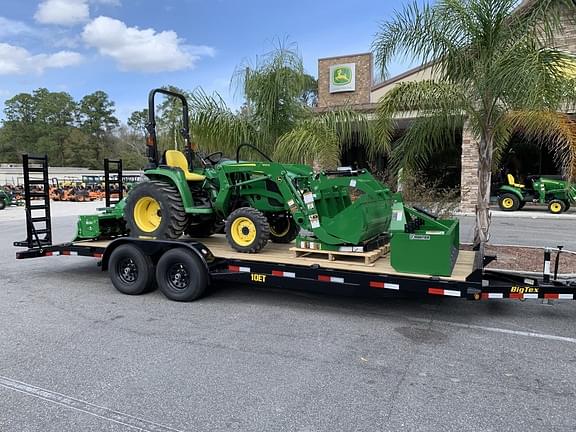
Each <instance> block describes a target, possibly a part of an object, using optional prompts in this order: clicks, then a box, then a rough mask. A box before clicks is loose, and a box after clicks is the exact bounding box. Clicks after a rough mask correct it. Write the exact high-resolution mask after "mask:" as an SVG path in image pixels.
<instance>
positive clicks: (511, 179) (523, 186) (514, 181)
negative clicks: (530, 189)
mask: <svg viewBox="0 0 576 432" xmlns="http://www.w3.org/2000/svg"><path fill="white" fill-rule="evenodd" d="M507 178H508V184H509V185H510V186H514V187H517V188H525V187H526V186H525V185H523V184H520V183H516V180H515V179H514V176H513V175H512V174H508V175H507Z"/></svg>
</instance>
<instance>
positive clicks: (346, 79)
mask: <svg viewBox="0 0 576 432" xmlns="http://www.w3.org/2000/svg"><path fill="white" fill-rule="evenodd" d="M351 81H352V68H350V66H340V67H337V68H336V69H334V73H333V75H332V82H333V83H334V84H335V85H346V84H350V82H351Z"/></svg>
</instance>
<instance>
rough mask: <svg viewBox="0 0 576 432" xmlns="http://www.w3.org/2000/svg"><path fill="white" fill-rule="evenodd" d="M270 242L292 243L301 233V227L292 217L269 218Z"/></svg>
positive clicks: (274, 216)
mask: <svg viewBox="0 0 576 432" xmlns="http://www.w3.org/2000/svg"><path fill="white" fill-rule="evenodd" d="M268 223H269V225H270V240H272V242H274V243H290V242H291V241H292V240H294V239H295V238H296V237H297V236H298V233H299V232H300V227H299V226H298V224H297V223H296V222H294V219H293V218H292V216H290V215H285V214H281V215H277V214H276V215H272V216H269V217H268Z"/></svg>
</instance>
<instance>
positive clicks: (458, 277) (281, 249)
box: [74, 234, 475, 282]
mask: <svg viewBox="0 0 576 432" xmlns="http://www.w3.org/2000/svg"><path fill="white" fill-rule="evenodd" d="M198 241H200V242H202V243H203V244H205V245H206V246H207V247H208V248H209V249H210V251H211V252H212V253H213V254H214V256H216V257H218V258H228V259H238V260H245V261H255V262H267V263H278V264H288V265H305V266H310V265H312V264H317V265H318V266H319V267H321V268H330V269H336V270H347V271H361V272H365V273H375V274H389V275H402V276H412V277H422V278H429V277H430V276H429V275H420V274H412V273H401V272H397V271H396V270H394V269H393V268H392V266H391V264H390V254H386V255H385V256H383V257H381V258H380V259H378V260H377V261H375V262H374V263H373V264H372V265H371V266H366V265H360V264H357V263H352V262H350V263H349V262H345V261H328V260H326V259H322V258H309V257H295V256H294V252H292V251H290V248H291V247H293V246H294V244H279V243H272V242H270V243H269V244H267V245H266V247H265V248H264V249H262V251H260V252H259V253H256V254H246V253H240V252H236V251H234V250H233V249H232V248H231V247H230V246H229V245H228V243H227V242H226V237H225V236H224V235H223V234H215V235H213V236H211V237H208V238H202V239H198ZM108 244H110V241H81V242H75V243H74V245H77V246H91V247H98V248H105V247H106V246H108ZM474 255H475V253H474V252H472V251H463V250H461V251H460V253H459V254H458V259H457V260H456V265H455V266H454V269H453V271H452V276H449V277H445V276H441V277H440V279H444V280H453V281H461V282H462V281H465V280H466V278H467V277H468V276H469V275H470V273H472V270H473V267H474Z"/></svg>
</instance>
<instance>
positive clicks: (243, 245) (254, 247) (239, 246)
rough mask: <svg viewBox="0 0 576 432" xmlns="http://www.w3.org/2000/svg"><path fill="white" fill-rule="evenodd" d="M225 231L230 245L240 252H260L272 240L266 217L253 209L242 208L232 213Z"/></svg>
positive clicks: (227, 219)
mask: <svg viewBox="0 0 576 432" xmlns="http://www.w3.org/2000/svg"><path fill="white" fill-rule="evenodd" d="M225 231H226V240H228V244H229V245H230V246H232V248H233V249H234V250H237V251H238V252H245V253H256V252H259V251H260V250H261V249H262V248H263V247H264V246H266V243H268V240H269V238H270V225H269V224H268V220H267V219H266V216H264V215H263V214H262V213H261V212H260V211H258V210H256V209H255V208H252V207H240V208H239V209H236V210H234V211H233V212H232V213H230V215H229V216H228V218H226V224H225Z"/></svg>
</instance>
